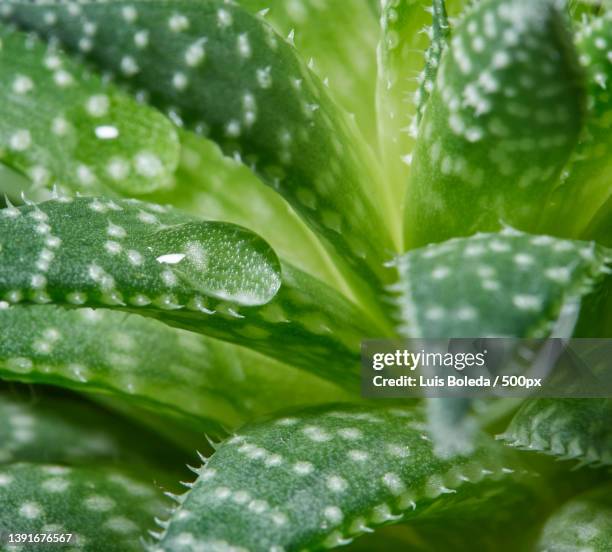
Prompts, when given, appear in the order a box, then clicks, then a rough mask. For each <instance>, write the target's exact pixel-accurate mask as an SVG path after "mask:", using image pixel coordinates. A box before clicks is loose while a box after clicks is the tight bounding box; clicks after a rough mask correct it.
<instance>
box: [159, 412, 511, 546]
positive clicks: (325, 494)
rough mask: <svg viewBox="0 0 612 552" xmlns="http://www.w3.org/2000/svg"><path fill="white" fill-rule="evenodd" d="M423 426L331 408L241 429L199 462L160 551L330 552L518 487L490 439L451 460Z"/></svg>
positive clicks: (408, 416) (411, 416) (412, 419)
mask: <svg viewBox="0 0 612 552" xmlns="http://www.w3.org/2000/svg"><path fill="white" fill-rule="evenodd" d="M421 428H422V420H421V418H420V416H419V415H418V413H415V412H413V411H411V410H403V409H402V410H384V409H364V408H345V409H342V410H340V409H333V408H329V407H326V408H325V409H317V410H310V411H307V412H303V413H299V414H297V415H294V416H290V417H286V418H281V419H277V420H275V421H267V422H261V423H258V424H255V425H252V426H249V427H247V428H244V429H243V430H241V431H240V433H239V434H237V435H235V436H234V437H232V438H231V439H229V440H228V441H226V442H225V443H223V444H222V445H221V446H220V447H219V448H218V449H217V450H216V452H215V453H214V455H213V456H212V457H211V458H210V459H209V461H208V463H207V464H206V466H205V467H202V468H201V471H200V475H199V477H198V479H197V480H196V482H195V483H194V485H193V487H192V489H191V490H190V491H189V492H188V493H187V494H186V495H184V496H183V497H181V498H180V505H179V507H178V509H177V510H176V511H175V512H174V514H173V515H172V516H171V518H170V519H169V525H168V527H167V529H166V530H165V531H164V532H163V534H162V536H161V540H160V542H159V545H158V546H156V547H155V548H154V549H156V550H172V551H180V550H193V549H194V548H197V547H200V548H202V549H205V550H215V549H223V548H224V547H225V548H226V549H227V548H228V547H230V546H234V547H240V546H242V547H245V548H248V549H249V550H252V551H253V552H255V551H260V550H261V551H264V550H265V551H268V550H281V549H284V550H302V549H319V548H321V547H330V548H331V547H334V546H337V545H340V544H346V543H348V542H350V541H351V540H352V539H353V538H354V537H356V536H359V535H361V534H363V533H365V532H368V531H371V530H372V529H371V528H372V527H376V526H379V525H382V524H388V523H390V522H394V521H395V522H397V521H399V520H400V519H401V520H403V521H408V520H410V519H413V518H418V517H420V516H427V515H428V513H431V512H434V511H435V512H437V513H438V514H440V513H441V512H443V511H446V512H448V511H449V509H451V511H452V508H453V507H459V505H460V504H461V503H462V502H463V501H464V500H467V501H476V502H480V503H481V504H483V503H484V502H485V501H486V500H487V498H489V499H492V498H493V497H495V496H498V493H499V492H500V491H501V490H502V489H504V488H507V487H508V486H515V485H517V475H516V474H514V475H512V474H513V472H514V471H515V470H517V468H518V469H519V470H521V468H520V467H518V466H517V464H516V461H515V460H514V459H513V458H512V457H509V456H506V455H505V453H503V451H501V450H500V449H499V448H498V447H495V446H493V443H491V442H490V441H489V439H488V438H487V439H485V438H484V437H483V439H482V441H481V444H480V447H479V448H478V450H477V451H476V452H474V453H473V454H472V455H471V456H468V457H457V458H455V459H453V460H452V461H449V460H443V459H440V458H437V457H436V455H435V454H434V453H433V451H432V446H431V443H430V442H429V441H428V437H427V435H426V434H425V433H423V431H422V429H421ZM246 466H248V469H247V468H246Z"/></svg>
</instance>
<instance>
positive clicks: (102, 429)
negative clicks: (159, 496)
mask: <svg viewBox="0 0 612 552" xmlns="http://www.w3.org/2000/svg"><path fill="white" fill-rule="evenodd" d="M3 328H5V326H3ZM0 419H2V421H3V422H2V425H1V426H0V465H1V464H11V463H18V462H28V463H38V464H49V463H52V464H65V465H83V466H85V465H96V466H97V465H101V464H105V465H111V464H115V465H123V466H131V467H132V468H133V469H138V470H139V471H140V472H141V475H143V476H145V475H146V476H147V477H150V479H151V480H152V479H155V480H157V481H160V480H161V481H162V482H163V483H164V484H171V488H174V485H175V483H176V482H175V480H174V478H176V477H180V476H181V475H184V474H183V471H182V470H180V469H179V468H180V466H181V463H183V462H184V460H183V455H182V453H177V451H176V450H175V448H174V447H172V446H171V445H169V444H168V441H166V440H164V439H160V437H159V436H158V435H157V434H156V433H155V432H153V431H147V430H146V429H144V428H143V427H142V426H140V425H137V424H131V423H127V422H125V421H123V422H122V423H121V424H118V423H117V416H113V415H110V414H109V413H108V412H107V411H105V410H102V409H99V408H96V407H94V406H93V405H92V404H91V403H89V402H86V401H84V400H80V399H77V398H76V397H74V396H71V395H68V394H65V393H64V394H58V393H55V394H52V393H51V392H50V391H49V392H47V391H41V388H40V387H39V388H36V389H35V390H34V391H31V390H30V392H26V390H25V389H21V386H16V385H14V384H13V385H11V386H10V387H9V388H8V389H7V386H6V384H4V383H3V384H0ZM1 469H2V468H1V467H0V470H1Z"/></svg>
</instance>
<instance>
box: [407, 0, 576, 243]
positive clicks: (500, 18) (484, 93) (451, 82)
mask: <svg viewBox="0 0 612 552" xmlns="http://www.w3.org/2000/svg"><path fill="white" fill-rule="evenodd" d="M576 57H577V56H576V55H575V52H574V49H573V46H572V44H571V41H570V37H569V33H568V29H567V22H566V21H565V18H564V16H563V14H562V13H561V11H560V8H559V7H558V3H557V2H555V0H544V1H538V2H533V1H532V0H516V1H508V0H485V1H483V2H478V3H476V4H475V6H474V7H473V8H472V9H471V10H470V11H469V13H468V14H467V15H466V16H465V17H464V18H463V19H462V21H461V22H460V23H459V24H458V25H457V27H456V29H454V30H453V38H452V39H451V42H450V45H449V47H448V48H447V49H446V51H445V52H444V53H443V54H442V59H441V63H440V68H439V70H438V72H437V77H436V81H435V84H434V87H433V90H432V94H431V98H430V100H429V101H428V103H427V106H426V109H425V112H424V115H423V119H422V120H421V123H420V125H419V129H418V139H417V144H416V148H415V151H414V156H413V162H412V169H411V179H410V182H409V187H408V195H407V200H406V210H405V213H406V215H405V224H406V225H405V237H406V240H407V243H408V245H409V246H410V247H416V246H420V245H423V244H425V243H428V242H436V241H443V240H445V239H447V238H449V237H452V236H457V235H469V234H472V233H474V232H475V231H478V230H487V231H490V230H497V229H499V228H500V226H501V225H502V223H506V224H511V225H513V226H516V227H519V228H521V229H523V230H528V231H534V230H536V229H537V221H538V220H539V219H540V212H541V210H542V209H543V207H544V206H545V204H546V202H547V200H548V198H549V197H550V194H551V192H552V189H553V187H554V185H555V184H556V183H557V181H558V177H559V174H560V172H561V170H562V168H563V167H564V165H565V163H566V161H567V160H568V157H569V155H570V153H571V151H572V149H573V148H574V146H575V143H576V141H577V139H578V135H579V133H580V129H581V125H582V121H583V114H582V113H583V108H582V106H583V97H584V93H583V85H582V77H581V73H580V71H579V68H578V63H577V61H576Z"/></svg>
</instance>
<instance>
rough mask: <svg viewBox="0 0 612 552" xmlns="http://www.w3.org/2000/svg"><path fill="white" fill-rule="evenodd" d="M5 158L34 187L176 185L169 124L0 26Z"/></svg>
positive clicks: (132, 189) (135, 189) (0, 135)
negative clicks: (173, 181) (23, 174)
mask: <svg viewBox="0 0 612 552" xmlns="http://www.w3.org/2000/svg"><path fill="white" fill-rule="evenodd" d="M0 45H1V47H0V83H2V84H1V85H0V160H1V161H2V162H3V163H6V164H7V165H10V166H12V167H14V168H16V169H18V170H19V171H21V172H23V173H25V174H27V175H28V176H29V177H30V178H31V179H32V181H33V183H34V185H36V186H46V187H50V186H51V185H58V186H59V187H60V188H62V189H66V190H77V191H81V192H85V193H88V194H92V193H100V192H101V191H103V192H105V193H108V192H114V193H117V194H127V195H134V194H143V193H147V192H150V191H152V190H155V189H158V188H160V187H167V186H170V185H171V184H172V174H173V172H174V170H175V168H176V166H177V163H178V158H179V143H178V137H177V135H176V131H175V129H174V128H173V126H172V124H171V123H170V122H169V121H168V120H167V119H166V118H165V117H164V116H162V115H161V114H159V113H157V112H155V110H153V109H151V108H149V107H146V106H144V105H141V104H138V103H137V102H136V101H134V100H132V99H131V98H129V97H128V96H127V95H125V94H123V93H121V92H119V91H118V90H117V89H116V88H115V87H113V86H112V85H110V84H108V83H105V82H103V80H102V79H101V78H100V77H98V76H96V75H94V74H91V73H90V72H88V71H86V70H85V69H84V68H83V67H82V66H81V65H79V64H78V63H76V62H74V61H72V60H71V59H69V58H67V57H66V55H64V54H62V53H61V52H60V51H58V49H57V48H56V47H53V46H45V44H44V43H42V42H41V41H39V40H37V39H36V38H35V37H32V36H29V35H25V34H23V33H19V32H16V31H14V30H11V29H8V28H6V27H0Z"/></svg>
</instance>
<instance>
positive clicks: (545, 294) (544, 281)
mask: <svg viewBox="0 0 612 552" xmlns="http://www.w3.org/2000/svg"><path fill="white" fill-rule="evenodd" d="M611 260H612V259H611V257H610V253H609V252H608V251H606V250H603V249H600V248H597V247H596V246H595V244H593V243H586V242H571V241H565V240H557V239H553V238H551V237H548V236H530V235H528V234H521V233H518V232H515V231H510V232H504V233H500V234H477V235H475V236H472V237H470V238H459V239H454V240H449V241H447V242H444V243H442V244H435V245H432V244H430V245H429V246H428V247H425V248H421V249H416V250H413V251H411V252H409V253H407V254H406V255H404V256H403V257H400V258H399V259H398V262H397V264H398V268H399V274H400V283H399V284H398V286H397V290H398V291H399V294H400V295H399V305H400V309H401V319H402V321H403V326H402V328H401V330H400V331H401V332H402V333H403V334H404V335H405V336H408V337H424V338H428V339H434V338H451V337H487V336H488V337H503V336H506V337H522V338H529V337H548V336H550V335H554V336H556V337H569V336H571V335H572V333H573V331H574V327H575V324H576V321H577V317H578V314H579V312H580V307H581V303H582V297H583V296H585V295H587V294H589V293H590V292H591V290H592V289H593V288H594V287H596V286H597V285H598V283H601V281H602V280H603V279H604V278H605V277H606V276H607V274H608V272H609V267H608V266H607V264H608V265H609V264H610V262H611ZM606 263H607V264H606ZM472 406H473V405H472V401H471V400H469V399H466V398H444V399H441V398H438V399H431V400H429V401H428V423H429V426H430V429H431V431H432V434H433V436H434V439H435V444H436V447H437V450H438V451H439V453H440V454H454V453H456V452H457V451H462V450H469V449H470V448H471V447H472V439H471V435H473V434H474V431H475V429H476V423H475V421H474V419H473V417H472V414H473V412H472Z"/></svg>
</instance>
